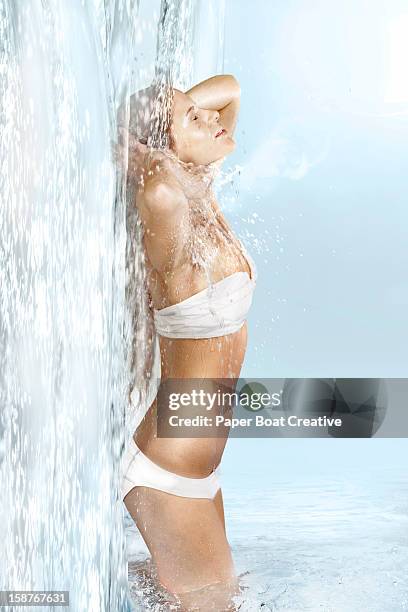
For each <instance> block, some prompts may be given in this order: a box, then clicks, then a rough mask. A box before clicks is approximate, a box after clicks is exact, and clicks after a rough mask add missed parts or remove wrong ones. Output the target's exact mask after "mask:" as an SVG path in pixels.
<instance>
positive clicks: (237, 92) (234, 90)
mask: <svg viewBox="0 0 408 612" xmlns="http://www.w3.org/2000/svg"><path fill="white" fill-rule="evenodd" d="M225 76H226V77H227V79H228V81H229V87H230V89H231V95H232V96H233V97H234V98H239V97H240V96H241V86H240V84H239V81H238V79H237V78H236V77H235V76H234V75H233V74H226V75H225Z"/></svg>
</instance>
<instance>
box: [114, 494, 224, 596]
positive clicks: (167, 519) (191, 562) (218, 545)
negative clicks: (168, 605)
mask: <svg viewBox="0 0 408 612" xmlns="http://www.w3.org/2000/svg"><path fill="white" fill-rule="evenodd" d="M220 495H221V494H220ZM220 499H221V498H220V496H219V497H218V499H217V500H215V499H214V500H211V499H192V498H187V497H179V496H177V495H170V494H169V493H165V492H163V491H159V490H157V489H150V488H148V487H134V488H133V489H132V490H131V491H130V492H129V493H128V495H127V496H126V497H125V500H124V503H125V505H126V507H127V509H128V511H129V513H130V515H131V516H132V518H133V520H134V521H135V523H136V525H137V527H138V529H139V531H140V532H141V534H142V536H143V539H144V540H145V542H146V545H147V547H148V549H149V551H150V553H151V555H152V558H153V561H154V562H155V565H156V567H157V571H158V578H159V580H160V582H161V583H162V584H163V585H164V586H165V587H166V588H167V589H168V590H169V591H171V592H172V593H182V592H185V591H190V590H193V589H200V588H202V587H204V586H205V585H208V584H213V583H215V582H222V583H228V582H231V581H234V579H235V571H234V566H233V561H232V556H231V551H230V547H229V544H228V541H227V538H226V534H225V529H224V522H223V520H221V518H220Z"/></svg>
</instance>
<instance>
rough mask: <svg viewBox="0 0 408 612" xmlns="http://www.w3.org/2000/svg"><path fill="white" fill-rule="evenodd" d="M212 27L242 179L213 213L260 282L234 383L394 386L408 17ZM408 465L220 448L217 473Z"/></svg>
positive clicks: (401, 304)
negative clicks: (308, 380) (228, 80)
mask: <svg viewBox="0 0 408 612" xmlns="http://www.w3.org/2000/svg"><path fill="white" fill-rule="evenodd" d="M225 24H226V25H225V56H224V71H225V72H226V73H232V74H234V75H235V76H236V77H237V78H238V80H239V81H240V84H241V88H242V98H241V113H240V119H239V123H238V126H237V132H236V140H237V149H236V151H235V153H234V154H233V156H232V157H231V158H229V160H228V161H227V165H230V166H232V167H233V166H234V165H235V164H238V165H239V166H241V168H242V170H241V174H240V178H239V180H235V183H234V186H233V188H232V190H230V193H231V191H232V192H233V193H234V192H235V191H234V190H237V192H238V195H237V198H236V201H235V202H232V203H231V202H230V201H229V200H228V201H227V200H225V201H224V203H225V209H226V212H227V216H228V218H229V219H230V221H231V223H232V224H233V226H234V227H235V229H236V231H238V233H239V234H240V236H241V237H243V239H244V240H245V242H246V244H247V246H248V247H249V249H250V250H251V252H252V255H253V256H254V258H255V260H256V263H257V266H258V271H259V278H258V285H257V288H256V292H255V295H254V301H253V308H252V310H251V313H250V316H249V342H248V350H247V355H246V360H245V363H244V367H243V370H242V376H244V377H257V378H260V377H405V376H407V370H408V368H407V365H408V363H407V362H408V359H407V344H408V342H407V341H408V331H407V316H406V313H407V306H408V290H407V269H408V266H407V264H408V247H407V242H408V241H407V237H408V232H407V221H408V219H407V209H406V204H407V201H408V198H407V195H408V187H407V180H406V177H407V171H408V160H407V155H406V143H407V141H408V138H407V137H408V66H407V63H408V60H407V57H408V48H407V47H408V43H405V40H406V32H407V31H408V5H407V4H406V3H405V2H402V1H400V0H394V1H389V2H383V1H381V2H378V1H370V2H368V1H364V0H344V1H343V2H340V3H339V2H337V1H334V0H325V1H324V2H319V1H316V2H311V1H310V0H285V1H283V0H281V1H271V2H266V1H262V0H256V1H254V2H251V6H250V9H249V8H248V3H247V2H234V1H232V0H227V2H226V20H225ZM407 463H408V462H407V452H406V440H405V439H392V440H384V439H376V440H358V439H357V440H333V439H329V440H322V439H313V440H311V439H308V440H299V439H295V440H288V439H285V440H277V439H270V440H233V439H231V440H229V442H228V444H227V449H226V452H225V455H224V459H223V472H224V475H225V480H224V482H225V484H226V485H227V486H228V483H229V482H232V481H234V482H235V481H236V480H237V479H239V478H244V479H243V481H242V483H243V487H245V486H246V485H245V483H247V484H249V483H250V482H251V479H253V478H254V475H255V474H257V473H258V474H262V475H263V477H264V475H265V473H266V472H267V473H268V474H269V476H270V482H271V483H272V482H274V481H276V479H277V478H279V475H280V474H283V475H285V474H289V475H291V476H294V475H295V474H297V475H300V474H309V475H316V476H317V475H318V474H320V473H323V472H326V473H327V474H330V473H331V470H333V469H335V470H342V471H343V472H344V473H347V470H349V469H350V470H352V469H354V468H356V466H357V467H358V466H360V467H362V469H363V471H364V469H368V470H374V471H375V470H376V469H379V468H380V466H384V465H385V466H386V467H389V468H390V469H391V470H394V469H395V470H396V471H398V470H399V469H400V470H402V471H403V472H404V473H406V470H407V467H408V465H407ZM245 475H246V476H247V478H246V477H245ZM264 482H265V484H266V481H264Z"/></svg>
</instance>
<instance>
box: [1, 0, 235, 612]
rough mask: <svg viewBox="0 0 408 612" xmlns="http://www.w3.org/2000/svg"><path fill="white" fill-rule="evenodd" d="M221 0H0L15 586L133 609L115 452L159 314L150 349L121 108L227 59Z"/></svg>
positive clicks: (7, 491)
mask: <svg viewBox="0 0 408 612" xmlns="http://www.w3.org/2000/svg"><path fill="white" fill-rule="evenodd" d="M223 5H224V3H223V2H213V1H210V2H208V3H205V6H204V5H203V3H196V2H192V1H190V0H189V1H187V0H185V1H183V0H178V1H174V2H171V1H168V2H167V1H163V2H161V3H160V2H147V1H144V2H143V1H141V2H135V1H132V0H116V1H115V0H105V1H104V0H87V1H86V2H85V1H80V0H77V1H72V2H66V1H65V0H42V1H40V0H27V1H26V2H24V3H17V2H13V0H0V55H1V58H0V70H1V81H0V88H1V95H0V133H1V138H0V161H1V175H0V181H1V195H2V201H1V207H2V208H1V215H0V288H1V294H0V408H1V412H0V479H1V480H0V482H1V488H2V499H1V506H0V542H1V544H0V548H1V549H0V559H1V565H0V590H39V591H43V590H54V591H55V590H65V591H69V597H70V609H71V610H78V611H81V612H82V611H84V610H86V611H87V612H90V611H92V610H95V611H96V610H98V611H99V610H107V611H108V610H109V612H114V611H119V610H120V611H122V610H127V609H129V608H131V606H132V604H131V602H130V599H129V595H128V585H127V566H126V559H127V552H126V542H125V537H124V529H123V512H124V506H123V503H122V500H121V499H120V495H119V479H118V466H119V462H120V459H121V456H122V453H123V449H124V445H125V443H126V440H127V438H128V435H129V434H131V433H132V423H134V417H135V415H136V412H137V405H133V406H131V407H130V408H129V405H128V401H127V397H128V396H127V391H128V385H129V376H130V378H132V373H130V374H129V372H128V370H129V363H131V364H133V365H135V364H136V365H135V367H136V383H137V384H139V385H140V386H141V387H142V386H143V380H142V379H141V374H140V372H142V371H143V368H142V367H141V365H140V364H144V361H145V357H146V354H147V353H148V350H147V333H148V326H147V325H146V323H145V319H144V317H143V314H146V313H143V309H140V311H139V318H140V320H139V321H137V325H138V330H139V343H138V344H137V353H136V357H135V355H134V354H133V352H132V351H133V349H134V346H133V345H132V342H131V337H130V335H129V332H131V331H132V328H131V327H129V325H128V324H129V303H127V300H126V295H127V294H126V292H125V289H126V286H128V287H131V289H132V290H131V293H132V291H133V298H135V296H136V297H138V298H141V297H142V287H143V262H142V257H141V249H140V232H139V233H138V232H137V231H135V235H134V237H133V238H132V240H131V241H130V244H131V245H132V246H131V248H130V249H129V236H128V232H129V229H131V227H132V226H131V225H130V224H129V223H127V217H128V218H129V215H128V214H127V212H128V211H127V205H128V204H129V202H128V201H127V196H128V195H129V194H128V192H127V180H126V171H124V170H126V168H125V169H124V168H123V167H118V165H117V164H115V156H114V155H113V154H112V152H113V150H114V149H115V146H116V142H117V110H118V108H119V107H120V106H122V107H123V106H124V107H125V108H128V107H129V97H130V95H131V93H132V92H134V91H136V90H138V89H140V88H141V87H145V86H147V85H148V84H149V83H150V82H151V81H152V80H153V78H156V80H158V81H159V82H161V83H172V84H174V86H176V87H179V88H180V89H183V88H187V87H189V86H191V85H192V84H193V83H194V82H197V81H198V80H200V79H201V78H206V77H208V76H210V75H211V74H215V73H217V72H221V70H222V66H221V64H220V61H221V55H222V54H221V51H222V36H221V33H222V22H223V15H224V13H223ZM214 26H215V27H214ZM204 40H206V41H207V42H206V45H204V44H203V41H204ZM209 41H210V42H209ZM129 253H133V256H134V257H133V260H132V263H131V264H129V257H128V258H127V257H126V254H127V255H128V256H129ZM126 264H128V266H126ZM139 302H140V303H142V302H143V301H142V300H140V299H139ZM133 374H134V372H133ZM18 609H20V607H14V608H13V610H18ZM21 609H23V608H21ZM41 609H44V610H45V609H48V606H43V607H42V608H41Z"/></svg>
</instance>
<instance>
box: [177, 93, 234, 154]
mask: <svg viewBox="0 0 408 612" xmlns="http://www.w3.org/2000/svg"><path fill="white" fill-rule="evenodd" d="M170 129H171V135H172V140H173V142H172V149H173V150H174V151H175V153H176V154H177V156H178V158H179V159H180V160H181V161H183V162H192V163H194V164H196V165H207V164H210V163H211V162H214V161H217V160H218V159H221V158H222V157H225V156H226V155H228V153H231V152H232V151H233V150H234V148H235V142H234V140H233V139H232V138H231V136H230V135H229V134H228V133H227V131H226V130H225V128H223V126H222V125H221V124H220V123H219V112H218V111H214V110H208V109H205V108H200V107H198V106H196V105H195V104H194V102H193V100H192V99H191V98H190V96H188V95H187V94H185V93H183V92H182V91H179V90H178V89H174V99H173V115H172V123H171V127H170Z"/></svg>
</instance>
